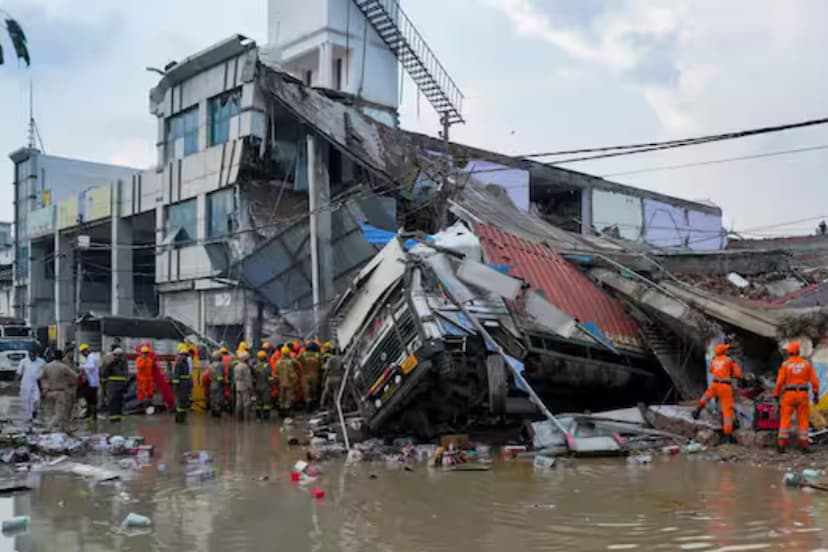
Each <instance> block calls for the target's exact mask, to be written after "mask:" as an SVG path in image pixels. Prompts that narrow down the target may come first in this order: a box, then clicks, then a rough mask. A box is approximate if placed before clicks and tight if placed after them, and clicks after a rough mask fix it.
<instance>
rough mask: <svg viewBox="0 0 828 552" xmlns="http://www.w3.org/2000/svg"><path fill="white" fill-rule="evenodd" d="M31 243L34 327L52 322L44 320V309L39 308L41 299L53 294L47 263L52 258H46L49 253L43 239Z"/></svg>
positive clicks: (30, 313) (31, 313)
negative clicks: (48, 280) (50, 289)
mask: <svg viewBox="0 0 828 552" xmlns="http://www.w3.org/2000/svg"><path fill="white" fill-rule="evenodd" d="M29 243H30V244H31V245H30V249H29V289H28V292H29V318H30V323H31V325H32V327H39V326H45V325H47V324H50V323H51V320H44V316H43V314H44V309H42V308H38V300H39V299H43V298H45V297H49V296H51V295H52V294H51V293H49V292H47V287H48V282H47V281H46V263H47V262H51V260H47V259H46V255H47V253H46V249H45V248H44V247H43V245H42V243H43V242H42V240H40V241H37V242H34V241H32V242H29ZM49 318H51V316H50V317H49Z"/></svg>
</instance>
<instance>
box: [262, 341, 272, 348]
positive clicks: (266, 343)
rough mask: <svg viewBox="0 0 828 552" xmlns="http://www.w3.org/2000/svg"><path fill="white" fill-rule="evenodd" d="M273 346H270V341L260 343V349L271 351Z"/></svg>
mask: <svg viewBox="0 0 828 552" xmlns="http://www.w3.org/2000/svg"><path fill="white" fill-rule="evenodd" d="M272 348H273V345H271V344H270V341H265V342H264V343H262V349H272Z"/></svg>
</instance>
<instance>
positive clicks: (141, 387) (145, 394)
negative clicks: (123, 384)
mask: <svg viewBox="0 0 828 552" xmlns="http://www.w3.org/2000/svg"><path fill="white" fill-rule="evenodd" d="M154 364H155V361H154V360H153V359H152V358H151V357H150V355H149V354H148V353H145V352H142V353H141V354H140V355H138V358H137V359H135V368H136V374H135V377H136V379H137V380H138V400H139V401H151V400H152V396H153V391H154V390H153V386H152V377H153V376H152V367H153V365H154Z"/></svg>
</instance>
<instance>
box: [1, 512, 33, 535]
mask: <svg viewBox="0 0 828 552" xmlns="http://www.w3.org/2000/svg"><path fill="white" fill-rule="evenodd" d="M28 528H29V516H15V517H13V518H10V519H4V520H3V524H2V530H3V532H4V533H13V532H16V531H24V530H26V529H28Z"/></svg>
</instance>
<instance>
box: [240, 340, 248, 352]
mask: <svg viewBox="0 0 828 552" xmlns="http://www.w3.org/2000/svg"><path fill="white" fill-rule="evenodd" d="M248 349H250V345H248V344H247V341H242V342H241V343H239V351H247V350H248Z"/></svg>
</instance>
